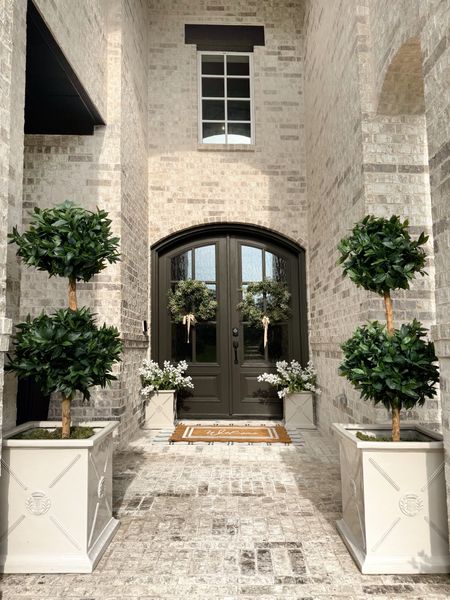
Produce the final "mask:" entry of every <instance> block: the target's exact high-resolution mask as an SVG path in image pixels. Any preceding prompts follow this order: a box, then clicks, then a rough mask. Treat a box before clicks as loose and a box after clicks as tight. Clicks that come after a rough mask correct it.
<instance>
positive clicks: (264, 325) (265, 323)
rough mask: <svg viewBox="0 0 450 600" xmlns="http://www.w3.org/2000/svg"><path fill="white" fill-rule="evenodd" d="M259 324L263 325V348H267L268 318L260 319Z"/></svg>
mask: <svg viewBox="0 0 450 600" xmlns="http://www.w3.org/2000/svg"><path fill="white" fill-rule="evenodd" d="M261 323H262V324H263V328H264V348H265V347H266V346H267V341H268V332H269V323H270V319H269V317H268V316H266V315H264V317H263V318H262V319H261Z"/></svg>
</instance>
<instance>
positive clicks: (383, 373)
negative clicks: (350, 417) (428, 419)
mask: <svg viewBox="0 0 450 600" xmlns="http://www.w3.org/2000/svg"><path fill="white" fill-rule="evenodd" d="M425 333H426V330H425V329H424V328H423V327H422V324H421V323H419V321H416V320H414V321H413V322H412V323H408V324H406V325H402V326H401V327H400V329H397V330H396V331H395V333H394V334H393V335H392V336H390V335H388V333H387V331H386V329H385V328H384V327H383V326H382V325H381V324H380V323H378V322H377V321H374V322H372V323H369V324H367V325H364V326H362V327H358V328H357V329H356V331H355V333H354V334H353V336H352V337H351V338H350V339H348V340H347V341H346V342H345V343H344V344H343V345H342V350H343V352H344V361H343V362H342V364H341V365H340V367H339V374H340V375H343V376H344V377H346V378H347V379H348V380H349V381H350V383H352V384H353V386H354V387H355V388H356V389H357V390H359V391H360V392H361V396H362V398H363V399H364V400H372V401H373V402H374V404H378V403H380V402H381V403H382V404H383V405H384V406H385V407H386V408H387V409H388V410H390V409H392V408H398V409H401V408H406V409H408V408H413V407H414V406H416V405H419V406H422V405H423V404H424V402H425V399H426V398H432V397H433V396H435V395H436V387H435V386H436V384H437V382H438V381H439V371H438V367H437V364H436V361H437V358H436V355H435V352H434V346H433V343H432V342H430V341H428V340H426V339H425Z"/></svg>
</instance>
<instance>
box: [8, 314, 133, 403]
mask: <svg viewBox="0 0 450 600" xmlns="http://www.w3.org/2000/svg"><path fill="white" fill-rule="evenodd" d="M121 352H122V343H121V341H120V339H119V332H118V330H117V329H116V327H107V326H106V325H103V326H101V327H97V325H96V323H95V320H94V315H93V314H92V313H91V312H90V310H89V309H88V308H81V309H79V310H76V311H73V310H70V309H64V310H58V311H57V312H55V313H54V314H52V315H50V316H49V315H46V314H41V315H39V316H38V317H36V318H35V319H31V317H30V316H28V318H27V320H26V321H25V322H24V323H20V324H19V325H17V333H16V336H15V338H14V358H12V357H10V356H9V355H8V359H9V364H8V365H7V366H6V367H5V369H6V370H7V371H14V372H15V373H16V374H17V376H18V377H19V378H24V377H33V378H34V379H35V381H36V382H37V383H38V385H39V386H40V387H41V389H42V391H43V392H44V393H45V394H50V393H52V392H61V393H62V394H63V396H64V397H65V398H73V396H74V394H75V392H77V391H78V392H81V394H83V397H84V398H86V399H89V397H90V394H89V388H90V387H91V386H93V385H100V386H101V387H105V386H106V385H107V384H109V383H110V381H111V380H113V379H116V377H115V376H114V375H113V374H112V373H111V369H112V366H113V364H114V363H116V362H118V361H119V360H120V354H121Z"/></svg>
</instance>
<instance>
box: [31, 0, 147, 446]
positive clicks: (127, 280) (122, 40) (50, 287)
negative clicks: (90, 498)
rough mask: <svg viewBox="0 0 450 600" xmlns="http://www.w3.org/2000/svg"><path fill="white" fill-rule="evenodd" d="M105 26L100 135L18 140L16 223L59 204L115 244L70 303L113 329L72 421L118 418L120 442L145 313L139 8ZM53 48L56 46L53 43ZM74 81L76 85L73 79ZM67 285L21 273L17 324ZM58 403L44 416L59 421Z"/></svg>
mask: <svg viewBox="0 0 450 600" xmlns="http://www.w3.org/2000/svg"><path fill="white" fill-rule="evenodd" d="M108 9H109V10H108V15H107V18H106V19H105V27H106V30H105V32H104V38H105V40H106V52H107V54H106V57H107V61H106V66H105V74H106V80H107V88H106V90H105V91H106V95H105V98H106V103H105V110H106V112H105V116H106V122H107V126H106V127H97V128H96V131H95V133H94V135H93V136H55V135H51V136H37V135H27V136H25V172H24V184H23V185H24V187H23V192H24V195H23V199H24V203H23V209H24V218H23V225H24V227H26V225H27V223H28V221H29V218H28V213H29V211H30V210H32V209H33V207H34V206H40V207H49V206H53V205H55V204H58V203H60V202H62V201H64V200H66V199H68V200H72V201H73V202H75V203H76V204H79V205H81V206H84V207H86V208H88V209H89V210H95V208H96V207H97V206H99V207H101V208H104V209H106V210H107V211H108V212H109V215H110V217H111V219H112V221H113V231H114V234H116V235H118V236H120V239H121V248H120V251H121V262H120V263H118V264H115V265H111V266H108V267H107V268H106V269H105V270H104V271H103V272H102V273H100V274H99V275H97V276H96V277H94V278H93V279H92V280H91V281H90V282H89V283H79V284H78V288H79V292H78V299H79V305H80V306H81V305H89V306H91V307H92V309H93V310H94V311H95V312H96V313H98V319H99V321H100V322H103V321H106V322H107V323H108V324H111V325H115V326H116V327H118V328H119V330H120V331H121V336H122V339H123V342H124V353H123V362H122V364H121V365H120V366H118V367H117V369H116V374H117V375H118V377H119V378H118V381H116V382H114V383H113V386H112V388H109V389H106V390H95V393H94V394H93V396H92V400H91V401H90V402H89V403H88V404H86V403H83V402H82V401H81V400H80V399H77V400H76V401H75V402H74V409H73V415H74V418H75V419H79V418H88V419H89V418H107V419H108V418H113V419H114V418H120V419H121V428H120V437H121V441H125V440H127V439H129V438H130V437H131V436H132V435H133V433H134V431H135V430H136V429H137V427H138V423H139V419H140V414H139V413H140V411H141V410H142V402H141V400H140V397H139V389H138V388H139V378H138V375H137V368H138V366H139V364H140V362H141V360H142V358H143V357H144V356H145V354H146V351H147V346H148V343H147V339H146V337H145V336H144V335H143V334H142V320H143V319H146V318H147V311H148V283H147V282H148V260H147V247H148V241H147V235H148V227H147V214H148V206H147V172H148V171H147V152H146V146H147V85H146V81H147V80H146V61H147V51H146V50H147V48H146V44H147V38H146V35H145V33H146V28H147V16H146V14H147V12H146V7H145V3H144V2H142V3H139V2H129V1H128V0H123V2H122V1H119V0H117V1H116V2H111V3H109V6H108ZM58 41H59V40H58ZM83 83H85V82H84V81H83ZM66 287H67V282H66V281H64V280H61V279H51V280H48V278H47V276H46V274H45V273H40V272H37V271H35V270H34V269H27V268H24V269H23V271H22V294H21V306H20V309H21V310H20V312H21V317H22V318H24V317H25V316H26V315H27V314H28V313H30V314H32V315H36V314H38V313H39V312H40V311H41V310H42V308H45V310H46V311H51V310H53V309H56V308H59V307H61V306H66V305H67V289H66ZM59 415H60V405H59V398H57V397H55V398H53V401H52V403H51V407H50V417H51V418H59Z"/></svg>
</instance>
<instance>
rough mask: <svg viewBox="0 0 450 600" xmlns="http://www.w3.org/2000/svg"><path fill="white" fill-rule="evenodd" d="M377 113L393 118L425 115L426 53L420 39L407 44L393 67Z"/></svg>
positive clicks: (385, 78)
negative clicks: (423, 57)
mask: <svg viewBox="0 0 450 600" xmlns="http://www.w3.org/2000/svg"><path fill="white" fill-rule="evenodd" d="M377 112H378V114H381V115H389V116H395V115H422V114H424V113H425V97H424V81H423V72H422V50H421V45H420V39H419V38H418V37H417V36H415V37H411V38H409V39H408V40H407V41H405V42H404V43H403V45H402V46H401V47H400V49H399V50H398V51H397V53H396V54H395V55H394V57H393V58H392V60H391V62H390V63H389V66H388V68H387V70H386V74H385V77H384V80H383V85H382V88H381V92H380V97H379V100H378V110H377Z"/></svg>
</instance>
